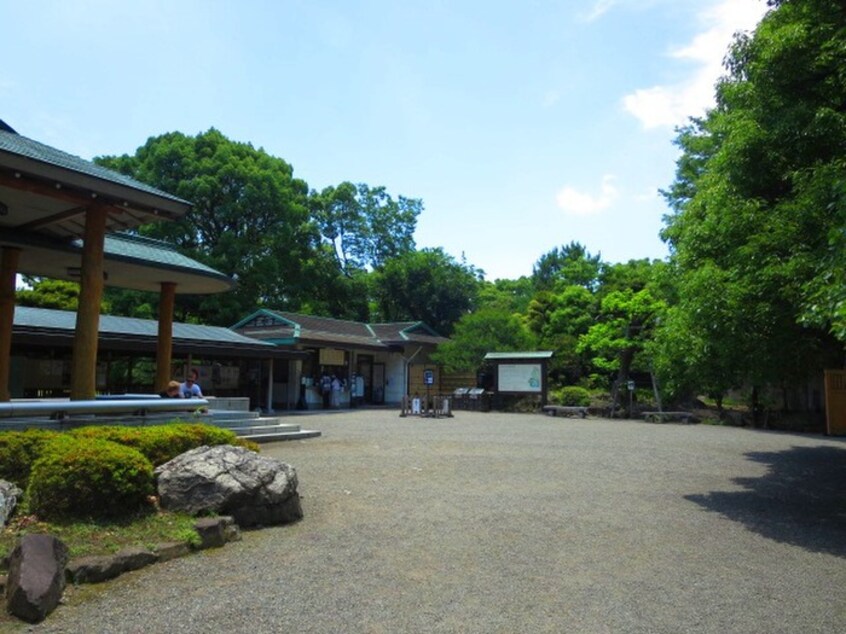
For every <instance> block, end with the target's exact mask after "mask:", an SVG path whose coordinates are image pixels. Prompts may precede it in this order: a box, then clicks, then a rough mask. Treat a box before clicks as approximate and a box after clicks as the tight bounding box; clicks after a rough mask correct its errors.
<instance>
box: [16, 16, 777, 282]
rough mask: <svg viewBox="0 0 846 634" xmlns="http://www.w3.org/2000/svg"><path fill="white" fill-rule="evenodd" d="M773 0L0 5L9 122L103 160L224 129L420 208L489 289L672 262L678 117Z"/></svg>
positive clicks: (337, 179)
mask: <svg viewBox="0 0 846 634" xmlns="http://www.w3.org/2000/svg"><path fill="white" fill-rule="evenodd" d="M765 9H766V3H765V2H764V0H586V1H584V2H577V1H575V0H573V1H569V0H560V1H558V2H553V1H547V0H521V1H519V2H518V1H516V0H513V1H503V0H487V1H476V0H452V1H446V0H444V1H441V0H427V1H423V0H405V1H397V0H395V1H389V0H325V1H324V0H276V1H273V0H264V1H262V0H240V1H239V2H235V1H234V0H233V1H231V2H223V1H215V0H204V1H201V0H195V1H191V0H162V1H153V0H135V1H134V2H115V1H113V0H65V1H47V0H29V1H28V2H16V3H13V2H11V1H10V0H5V2H2V3H0V16H2V20H3V23H4V29H3V37H2V38H0V56H1V57H2V59H4V60H6V63H4V64H3V65H2V67H0V119H3V120H5V121H6V123H8V124H9V125H11V126H12V127H13V128H15V129H16V130H17V131H18V132H19V133H20V134H23V135H25V136H28V137H30V138H33V139H36V140H38V141H42V142H44V143H47V144H49V145H53V146H55V147H58V148H60V149H62V150H65V151H67V152H71V153H73V154H77V155H79V156H82V157H83V158H87V159H90V158H92V157H94V156H98V155H104V154H106V155H108V154H133V153H134V152H135V150H136V149H137V148H138V147H139V146H140V145H143V144H144V142H145V141H146V140H147V138H149V137H150V136H156V135H159V134H163V133H165V132H171V131H177V130H178V131H181V132H184V133H186V134H197V133H199V132H203V131H205V130H207V129H209V128H210V127H215V128H217V129H219V130H220V131H221V132H223V133H224V134H225V135H226V136H227V137H229V138H230V139H233V140H237V141H245V142H250V143H252V144H253V145H254V146H256V147H262V148H264V149H265V150H266V151H267V152H269V153H270V154H272V155H274V156H279V157H281V158H284V159H285V160H286V161H287V162H289V163H290V164H291V165H293V167H294V174H295V176H297V177H299V178H302V179H304V180H305V181H306V182H308V184H309V186H310V187H311V188H312V189H318V190H319V189H322V188H324V187H326V186H328V185H337V184H338V183H341V182H343V181H352V182H363V183H367V184H368V185H370V186H373V187H375V186H379V185H383V186H385V187H386V188H387V190H388V192H389V193H390V194H391V195H392V196H394V197H397V196H399V195H403V196H407V197H411V198H420V199H422V200H423V203H424V207H425V208H424V211H423V213H422V214H421V216H420V218H419V219H418V224H417V232H416V234H415V239H416V241H417V246H418V247H433V246H440V247H443V248H444V249H445V250H446V251H447V252H448V253H450V254H451V255H453V256H455V257H456V258H461V257H462V256H463V257H464V258H466V261H467V262H468V263H470V264H473V265H475V266H477V267H480V268H482V269H484V270H485V272H486V274H487V278H488V279H496V278H511V279H513V278H517V277H519V276H521V275H529V274H531V271H532V265H533V264H534V263H535V262H536V261H537V259H538V258H539V257H540V256H541V255H542V254H544V253H546V252H547V251H549V250H550V249H552V248H553V247H556V246H560V245H562V244H567V243H569V242H570V241H573V240H575V241H578V242H581V243H582V244H583V245H585V246H586V247H587V249H588V250H589V251H590V252H591V253H593V254H597V253H599V254H601V255H602V258H603V259H604V260H605V261H609V262H621V261H626V260H629V259H632V258H644V257H649V258H664V257H666V255H667V249H666V246H665V245H664V244H663V243H662V242H661V240H660V238H659V236H658V232H659V231H660V229H661V227H662V216H663V215H664V214H665V213H667V208H666V204H665V203H664V201H663V200H662V199H661V198H660V196H659V195H658V189H660V188H665V187H667V186H668V185H669V184H670V183H671V181H672V178H673V173H674V162H675V159H676V156H677V150H676V148H675V147H674V146H673V145H672V139H673V138H674V136H675V134H674V127H675V126H676V125H679V124H683V123H684V122H685V121H686V120H687V117H689V116H695V115H699V114H701V113H702V112H704V110H705V108H707V107H708V106H709V105H711V104H712V99H713V84H714V81H715V79H716V78H717V76H718V75H719V74H720V72H721V68H720V62H721V60H722V58H723V57H724V55H725V52H726V47H727V45H728V43H729V40H730V36H731V34H732V33H733V32H734V31H737V30H739V29H752V28H754V25H755V24H756V22H757V21H758V20H759V19H760V17H761V15H762V14H763V12H764V10H765Z"/></svg>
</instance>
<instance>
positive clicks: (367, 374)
mask: <svg viewBox="0 0 846 634" xmlns="http://www.w3.org/2000/svg"><path fill="white" fill-rule="evenodd" d="M372 368H373V357H372V356H371V355H364V354H362V355H359V356H358V359H357V360H356V372H357V373H358V375H359V376H360V377H361V378H362V379H364V394H362V395H361V396H362V400H363V401H364V402H365V403H372V402H373V400H372V399H373V389H372V378H373V377H372V376H371V373H372Z"/></svg>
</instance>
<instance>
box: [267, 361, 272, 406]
mask: <svg viewBox="0 0 846 634" xmlns="http://www.w3.org/2000/svg"><path fill="white" fill-rule="evenodd" d="M267 413H268V414H272V413H273V359H268V360H267Z"/></svg>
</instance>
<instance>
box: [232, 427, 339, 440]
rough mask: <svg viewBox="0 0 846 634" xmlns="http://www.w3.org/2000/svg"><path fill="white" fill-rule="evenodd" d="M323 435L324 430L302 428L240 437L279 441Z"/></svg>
mask: <svg viewBox="0 0 846 634" xmlns="http://www.w3.org/2000/svg"><path fill="white" fill-rule="evenodd" d="M321 435H322V432H319V431H317V430H314V429H301V430H300V431H294V432H281V433H274V432H268V433H262V434H253V435H250V436H241V435H239V436H238V437H239V438H243V439H245V440H252V441H253V442H277V441H281V440H303V439H304V438H317V437H319V436H321Z"/></svg>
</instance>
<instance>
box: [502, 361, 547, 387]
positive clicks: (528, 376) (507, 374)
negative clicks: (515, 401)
mask: <svg viewBox="0 0 846 634" xmlns="http://www.w3.org/2000/svg"><path fill="white" fill-rule="evenodd" d="M497 370H498V372H499V375H498V376H497V379H498V382H497V385H498V389H499V391H500V392H529V393H538V394H539V393H540V392H541V365H540V364H539V363H510V364H509V363H500V364H499V365H498V366H497Z"/></svg>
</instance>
